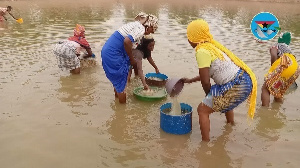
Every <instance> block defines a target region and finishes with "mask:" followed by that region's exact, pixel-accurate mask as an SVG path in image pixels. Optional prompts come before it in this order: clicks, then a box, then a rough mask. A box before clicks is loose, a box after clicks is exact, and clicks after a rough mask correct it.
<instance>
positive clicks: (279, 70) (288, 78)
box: [261, 32, 300, 106]
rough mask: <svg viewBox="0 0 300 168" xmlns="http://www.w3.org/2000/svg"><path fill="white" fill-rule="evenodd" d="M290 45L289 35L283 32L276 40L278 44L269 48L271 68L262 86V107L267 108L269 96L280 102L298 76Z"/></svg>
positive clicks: (297, 68)
mask: <svg viewBox="0 0 300 168" xmlns="http://www.w3.org/2000/svg"><path fill="white" fill-rule="evenodd" d="M290 43H291V33H290V32H285V33H282V34H281V35H280V37H279V38H278V43H276V44H275V45H274V46H272V47H271V48H270V54H271V68H270V69H269V71H268V73H267V74H266V75H265V83H264V84H263V86H262V93H261V101H262V106H269V104H270V94H272V95H273V96H274V100H275V101H277V102H282V98H283V95H284V94H285V92H286V91H287V90H288V88H289V87H290V86H291V85H292V84H293V83H295V80H296V79H297V78H298V76H299V73H300V69H299V66H298V63H297V60H296V57H295V56H294V55H293V53H292V51H291V49H290V47H289V44H290ZM295 85H296V84H295Z"/></svg>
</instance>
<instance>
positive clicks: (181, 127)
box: [160, 103, 193, 135]
mask: <svg viewBox="0 0 300 168" xmlns="http://www.w3.org/2000/svg"><path fill="white" fill-rule="evenodd" d="M171 107H172V103H166V104H163V105H162V106H161V107H160V128H161V129H162V130H164V131H165V132H167V133H170V134H178V135H180V134H187V133H189V132H191V130H192V112H193V108H192V107H191V106H190V105H188V104H185V103H180V108H181V111H184V113H182V114H181V115H178V116H176V115H169V114H168V113H167V112H166V111H167V110H168V109H171Z"/></svg>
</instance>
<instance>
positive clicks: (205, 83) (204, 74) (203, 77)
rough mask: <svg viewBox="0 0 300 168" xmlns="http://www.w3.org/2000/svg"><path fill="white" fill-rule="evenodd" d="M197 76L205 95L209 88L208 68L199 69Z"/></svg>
mask: <svg viewBox="0 0 300 168" xmlns="http://www.w3.org/2000/svg"><path fill="white" fill-rule="evenodd" d="M199 76H200V81H201V84H202V88H203V90H204V92H205V94H206V95H207V94H208V93H209V91H210V88H211V83H210V75H209V67H206V68H199Z"/></svg>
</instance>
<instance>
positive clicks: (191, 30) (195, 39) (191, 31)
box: [187, 19, 257, 119]
mask: <svg viewBox="0 0 300 168" xmlns="http://www.w3.org/2000/svg"><path fill="white" fill-rule="evenodd" d="M187 37H188V39H189V41H190V42H192V43H196V44H198V45H197V46H196V51H197V50H198V49H199V48H204V49H206V50H208V51H209V52H210V53H211V54H212V55H215V56H217V57H218V58H219V59H221V60H224V57H223V54H222V53H220V52H219V51H218V49H219V50H221V51H222V52H224V53H225V54H226V55H227V56H228V57H229V58H230V59H231V60H232V61H233V62H234V63H235V64H236V65H237V66H239V67H241V68H242V69H243V70H244V71H246V72H247V73H248V74H249V76H250V78H251V80H252V85H253V87H252V91H251V94H250V96H249V99H248V100H249V110H248V116H249V117H250V118H251V119H253V117H254V113H255V106H256V95H257V81H256V77H255V74H254V73H253V72H252V70H251V69H250V68H249V67H248V66H247V65H246V64H245V63H244V62H243V61H242V60H241V59H239V58H238V57H237V56H235V55H234V54H233V53H232V52H231V51H230V50H228V49H227V48H226V47H224V46H223V45H222V44H220V43H219V42H218V41H216V40H214V39H213V36H212V35H211V34H210V32H209V26H208V23H207V22H206V21H205V20H203V19H198V20H194V21H192V22H191V23H190V24H189V25H188V27H187Z"/></svg>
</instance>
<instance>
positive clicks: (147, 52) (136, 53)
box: [128, 35, 159, 90]
mask: <svg viewBox="0 0 300 168" xmlns="http://www.w3.org/2000/svg"><path fill="white" fill-rule="evenodd" d="M154 45H155V41H154V39H153V37H152V36H151V35H145V36H144V37H143V38H142V41H141V44H139V45H138V46H137V48H136V49H134V50H132V54H133V57H134V59H135V61H136V63H137V64H136V66H132V67H131V68H130V70H129V74H128V81H130V77H131V74H132V69H134V73H135V75H138V76H139V77H140V79H141V81H142V84H143V86H144V89H145V90H148V89H149V86H148V85H147V84H146V80H145V76H144V73H143V66H142V61H143V59H147V60H148V62H149V63H150V64H151V65H152V66H153V68H154V69H155V72H156V73H159V69H158V68H157V66H156V64H155V62H154V60H153V59H152V55H151V52H152V51H153V49H154Z"/></svg>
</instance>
